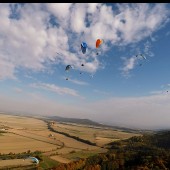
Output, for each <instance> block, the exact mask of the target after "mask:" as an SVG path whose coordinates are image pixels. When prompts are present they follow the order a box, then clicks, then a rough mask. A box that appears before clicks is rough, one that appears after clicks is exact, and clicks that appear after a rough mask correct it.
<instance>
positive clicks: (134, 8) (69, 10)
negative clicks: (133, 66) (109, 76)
mask: <svg viewBox="0 0 170 170" xmlns="http://www.w3.org/2000/svg"><path fill="white" fill-rule="evenodd" d="M115 7H116V8H117V10H116V11H113V10H112V8H111V6H108V5H106V4H100V3H94V4H91V3H83V4H80V3H73V4H72V3H61V4H49V3H47V4H33V3H25V4H17V3H13V4H0V16H1V27H0V37H1V39H0V51H1V55H0V63H1V65H0V78H1V79H5V78H10V79H11V78H15V76H16V74H15V72H16V70H17V68H26V69H29V70H31V71H44V70H49V69H50V68H49V67H50V65H46V63H56V64H61V63H62V64H64V65H66V64H71V65H73V66H75V67H76V68H77V69H81V66H80V63H81V61H82V58H83V57H82V54H81V51H80V42H81V41H86V42H87V43H88V47H89V48H88V54H89V56H93V55H94V54H95V53H94V49H95V46H94V44H95V41H96V39H97V38H99V37H100V38H102V39H104V40H105V43H104V45H103V46H102V47H101V51H102V52H105V51H107V50H109V49H110V48H112V46H113V45H119V44H121V45H122V44H123V45H127V44H130V43H133V42H138V41H140V40H142V39H144V38H145V37H148V36H149V35H151V33H153V32H155V31H157V30H158V29H160V28H161V26H162V25H164V23H166V21H167V18H168V15H169V12H168V9H167V8H166V4H154V5H150V4H147V3H139V4H117V5H116V6H115ZM11 9H12V10H11ZM136 21H138V22H136ZM35 37H36V38H35ZM108 42H109V43H108ZM108 44H109V45H108ZM70 49H71V50H70ZM56 52H58V53H62V54H64V55H63V56H61V55H57V54H56ZM91 59H92V60H91V62H88V58H85V59H84V62H85V63H86V66H87V67H86V69H85V71H87V72H91V73H94V72H96V71H97V69H99V68H100V62H99V61H98V59H97V58H96V59H94V58H93V57H92V58H91ZM131 60H133V59H131ZM131 62H133V61H131ZM127 69H128V67H127Z"/></svg>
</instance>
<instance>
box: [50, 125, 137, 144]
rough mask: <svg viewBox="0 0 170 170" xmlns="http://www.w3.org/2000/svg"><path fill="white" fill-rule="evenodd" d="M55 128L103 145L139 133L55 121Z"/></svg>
mask: <svg viewBox="0 0 170 170" xmlns="http://www.w3.org/2000/svg"><path fill="white" fill-rule="evenodd" d="M53 128H54V129H55V130H57V131H60V132H64V133H68V134H70V135H73V136H77V137H79V138H82V139H85V140H89V141H91V142H95V143H96V144H98V145H99V146H103V145H105V144H107V143H109V142H112V141H115V140H119V139H120V140H121V139H127V138H130V137H132V136H138V135H139V134H135V133H130V132H129V133H128V132H123V131H120V130H112V129H104V128H101V127H88V126H85V125H82V126H81V125H75V124H67V123H55V125H54V126H53Z"/></svg>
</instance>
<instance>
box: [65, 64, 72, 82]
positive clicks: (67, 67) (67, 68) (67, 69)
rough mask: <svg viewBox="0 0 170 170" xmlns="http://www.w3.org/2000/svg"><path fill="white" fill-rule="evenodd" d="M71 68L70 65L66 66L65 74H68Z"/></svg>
mask: <svg viewBox="0 0 170 170" xmlns="http://www.w3.org/2000/svg"><path fill="white" fill-rule="evenodd" d="M71 68H72V66H71V65H67V66H66V68H65V71H67V72H68V71H69V70H70V69H71ZM66 80H68V77H67V78H66Z"/></svg>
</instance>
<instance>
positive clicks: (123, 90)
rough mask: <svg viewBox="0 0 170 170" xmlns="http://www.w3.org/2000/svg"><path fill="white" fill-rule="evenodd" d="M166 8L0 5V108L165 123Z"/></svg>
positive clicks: (169, 32)
mask: <svg viewBox="0 0 170 170" xmlns="http://www.w3.org/2000/svg"><path fill="white" fill-rule="evenodd" d="M169 11H170V5H169V4H163V3H154V4H151V3H137V4H135V3H133V4H122V3H121V4H116V3H115V4H109V3H108V4H102V3H84V4H83V3H81V4H79V3H74V4H72V3H63V4H62V3H60V4H59V3H56V4H55V3H54V4H53V3H52V4H51V3H50V4H48V3H46V4H31V3H29V4H16V3H13V4H7V3H6V4H0V16H1V27H0V51H1V53H0V94H1V95H0V109H1V110H0V111H5V112H13V113H16V112H19V113H25V114H29V113H32V114H40V115H58V116H65V117H77V118H89V119H92V120H95V121H98V122H105V123H108V124H112V125H121V126H126V127H138V128H169V127H170V125H169V122H170V115H169V110H170V105H169V103H170V92H167V91H168V90H169V91H170V77H169V73H170V66H169V64H170V57H169V54H170V48H169V44H170V22H169V17H170V12H169ZM98 38H100V39H103V40H104V43H103V44H102V45H101V47H100V49H99V55H96V47H95V42H96V40H97V39H98ZM82 42H86V43H87V45H88V48H87V51H86V54H83V53H82V52H81V47H80V45H81V43H82ZM140 53H142V54H143V55H144V56H145V57H146V59H144V58H142V57H141V56H138V57H136V55H137V54H140ZM82 63H83V64H84V66H83V67H82V66H81V64H82ZM68 64H69V65H71V66H72V67H73V68H72V69H70V70H69V71H68V72H66V71H65V67H66V66H67V65H68ZM80 73H81V74H80ZM66 77H68V80H66Z"/></svg>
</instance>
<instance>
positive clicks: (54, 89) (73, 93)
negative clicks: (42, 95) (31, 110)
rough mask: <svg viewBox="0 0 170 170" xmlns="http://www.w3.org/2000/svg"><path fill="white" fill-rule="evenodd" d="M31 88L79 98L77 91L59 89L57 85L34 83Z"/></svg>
mask: <svg viewBox="0 0 170 170" xmlns="http://www.w3.org/2000/svg"><path fill="white" fill-rule="evenodd" d="M30 86H31V87H34V88H39V89H44V90H49V91H52V92H55V93H57V94H60V95H71V96H79V94H78V92H77V91H76V90H73V89H70V88H66V87H59V86H56V85H55V84H48V83H32V84H30Z"/></svg>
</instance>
